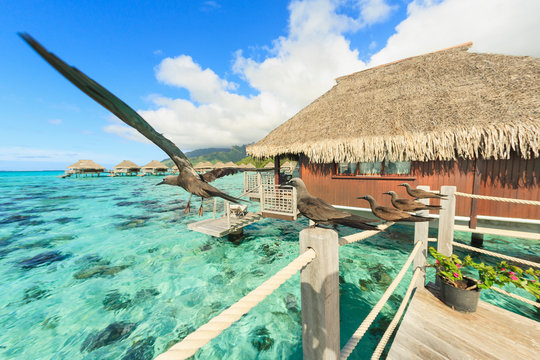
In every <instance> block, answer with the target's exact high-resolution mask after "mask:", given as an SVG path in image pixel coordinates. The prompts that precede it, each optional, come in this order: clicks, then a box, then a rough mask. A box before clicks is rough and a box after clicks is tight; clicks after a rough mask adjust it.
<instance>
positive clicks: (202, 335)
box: [156, 249, 317, 360]
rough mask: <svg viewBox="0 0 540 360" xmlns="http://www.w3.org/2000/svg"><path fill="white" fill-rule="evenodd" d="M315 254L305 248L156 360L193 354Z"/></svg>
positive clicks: (307, 262)
mask: <svg viewBox="0 0 540 360" xmlns="http://www.w3.org/2000/svg"><path fill="white" fill-rule="evenodd" d="M315 257H317V254H316V253H315V251H314V250H313V249H308V250H307V251H306V252H304V253H303V254H302V255H300V256H298V257H297V258H296V259H294V260H293V261H291V262H290V263H289V265H287V266H285V267H284V268H283V269H281V270H280V271H278V272H277V273H276V274H275V275H274V276H272V277H271V278H270V279H268V280H266V281H265V282H264V283H262V284H261V285H259V287H257V288H256V289H254V290H252V291H251V292H250V293H249V294H247V295H246V296H244V297H243V298H241V299H240V300H238V301H237V302H236V303H235V304H233V305H231V306H230V307H229V308H228V309H226V310H224V311H223V312H222V313H221V314H219V315H217V316H216V317H214V318H213V319H212V320H210V321H209V322H207V323H206V324H205V325H202V326H201V327H199V328H198V329H197V330H195V331H194V332H192V333H191V334H189V335H188V336H186V337H185V338H184V340H182V341H181V342H179V343H177V344H176V345H173V347H171V348H170V349H169V350H167V351H166V352H164V353H163V354H161V355H159V356H158V357H157V358H156V360H173V359H174V360H180V359H186V358H188V357H190V356H192V355H193V354H195V353H196V352H197V351H198V350H199V349H200V348H201V347H203V346H204V345H206V344H207V343H208V342H210V340H212V339H213V338H215V337H217V336H218V335H219V334H221V333H222V332H223V331H224V330H225V329H227V328H228V327H230V326H231V325H232V324H233V323H234V322H236V321H238V320H240V318H241V317H242V316H244V315H245V314H247V313H248V312H249V311H250V310H251V309H252V308H254V307H255V306H256V305H257V304H258V303H259V302H261V301H262V300H264V299H265V298H266V297H267V296H268V295H270V294H272V293H273V292H274V290H276V289H277V288H278V287H280V286H281V284H283V283H284V282H285V281H287V280H289V279H290V278H291V277H292V276H293V275H294V274H296V273H297V272H298V271H299V270H301V269H302V268H304V267H305V266H306V265H308V264H309V263H310V262H311V261H313V259H315Z"/></svg>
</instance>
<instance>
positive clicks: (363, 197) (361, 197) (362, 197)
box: [357, 196, 366, 200]
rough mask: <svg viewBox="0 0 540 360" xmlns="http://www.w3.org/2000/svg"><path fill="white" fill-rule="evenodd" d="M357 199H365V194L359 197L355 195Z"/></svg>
mask: <svg viewBox="0 0 540 360" xmlns="http://www.w3.org/2000/svg"><path fill="white" fill-rule="evenodd" d="M357 199H364V200H366V197H365V196H359V197H357Z"/></svg>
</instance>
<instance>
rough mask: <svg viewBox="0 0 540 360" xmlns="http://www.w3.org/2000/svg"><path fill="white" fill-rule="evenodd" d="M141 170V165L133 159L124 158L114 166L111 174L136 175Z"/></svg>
mask: <svg viewBox="0 0 540 360" xmlns="http://www.w3.org/2000/svg"><path fill="white" fill-rule="evenodd" d="M139 171H141V167H140V166H138V165H137V164H135V163H134V162H132V161H129V160H124V161H122V162H121V163H120V164H118V165H116V166H115V167H113V171H112V172H111V176H122V175H123V176H134V175H137V174H138V173H139Z"/></svg>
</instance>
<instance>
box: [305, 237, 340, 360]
mask: <svg viewBox="0 0 540 360" xmlns="http://www.w3.org/2000/svg"><path fill="white" fill-rule="evenodd" d="M338 247H339V245H338V234H337V233H336V232H335V231H333V230H329V229H322V228H308V229H304V230H302V231H301V232H300V253H304V252H305V251H306V250H307V249H308V248H311V249H313V250H315V252H316V253H317V257H316V258H315V259H314V260H313V261H312V262H311V263H310V264H309V265H307V266H306V267H305V268H304V269H302V271H301V273H300V281H301V283H302V285H301V291H302V339H303V351H304V359H309V360H318V359H325V360H330V359H332V360H333V359H338V358H339V253H338Z"/></svg>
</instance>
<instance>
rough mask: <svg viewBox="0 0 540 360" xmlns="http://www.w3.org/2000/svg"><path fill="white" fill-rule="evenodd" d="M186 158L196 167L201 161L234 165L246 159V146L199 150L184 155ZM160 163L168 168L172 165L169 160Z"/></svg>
mask: <svg viewBox="0 0 540 360" xmlns="http://www.w3.org/2000/svg"><path fill="white" fill-rule="evenodd" d="M186 156H187V157H188V158H189V160H190V161H191V162H192V163H193V165H196V164H198V163H200V162H202V161H210V162H211V163H212V164H215V163H217V162H219V161H221V162H224V163H226V162H229V161H232V162H234V163H236V162H238V161H240V160H242V159H244V158H245V157H246V145H241V146H233V147H231V148H230V149H221V148H208V149H200V150H195V151H191V152H188V153H186ZM161 162H162V163H164V164H165V165H167V166H169V167H171V166H173V165H174V164H173V162H172V160H171V159H165V160H163V161H161Z"/></svg>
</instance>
